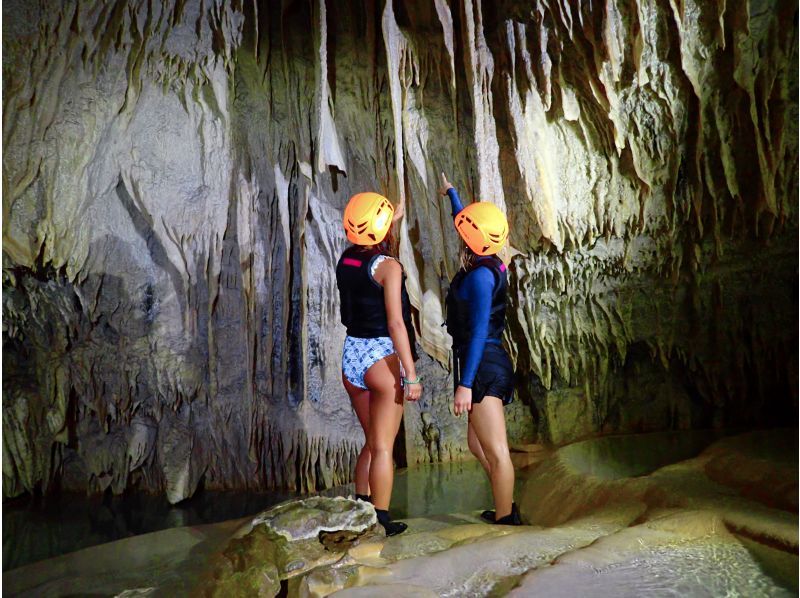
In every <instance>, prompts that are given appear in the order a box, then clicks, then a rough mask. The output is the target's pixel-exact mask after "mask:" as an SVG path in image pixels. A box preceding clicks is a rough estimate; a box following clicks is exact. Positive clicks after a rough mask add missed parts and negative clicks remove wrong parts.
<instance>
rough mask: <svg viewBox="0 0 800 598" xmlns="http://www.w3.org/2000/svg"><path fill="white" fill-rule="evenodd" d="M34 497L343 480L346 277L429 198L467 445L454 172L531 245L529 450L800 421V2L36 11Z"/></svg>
mask: <svg viewBox="0 0 800 598" xmlns="http://www.w3.org/2000/svg"><path fill="white" fill-rule="evenodd" d="M3 17H4V30H3V83H4V96H3V147H4V154H3V191H4V193H3V313H4V317H3V348H4V357H3V365H4V377H3V391H4V400H3V440H4V442H3V462H4V467H3V495H4V496H16V495H19V494H21V493H23V492H25V491H45V492H46V491H50V490H52V489H53V488H66V489H88V490H90V491H100V490H106V489H111V490H112V491H113V492H116V493H118V492H121V491H123V490H124V489H125V488H140V489H146V490H154V491H164V492H165V493H166V495H167V497H168V498H169V500H170V501H172V502H177V501H179V500H181V499H183V498H186V497H188V496H190V495H191V494H192V493H193V492H194V491H195V490H196V488H197V487H198V485H199V484H200V483H201V482H202V483H204V484H205V486H206V487H210V488H253V487H259V488H261V487H285V488H291V489H298V490H314V489H315V488H322V487H330V486H333V485H336V484H340V483H344V482H346V481H348V480H349V478H350V475H351V471H352V467H353V464H354V460H355V457H356V455H357V453H358V450H359V448H360V445H361V442H362V436H361V432H360V430H359V428H358V424H357V421H356V419H355V416H354V415H353V413H352V411H351V409H350V406H349V403H348V401H347V398H346V395H345V393H344V391H343V389H342V388H341V384H340V381H339V379H340V373H339V363H338V362H339V358H340V353H339V351H340V346H341V342H342V340H343V336H344V330H343V329H342V327H341V326H340V325H339V323H338V314H337V310H338V308H337V295H336V286H335V280H334V277H333V268H332V266H333V264H334V263H335V260H336V258H337V256H338V254H339V252H340V251H341V250H342V249H343V247H344V245H345V239H344V236H343V235H342V234H341V230H340V223H339V219H340V214H341V210H342V208H343V206H344V205H345V203H346V201H347V199H348V198H349V197H350V195H351V194H353V193H355V192H357V191H362V190H366V189H375V190H378V191H382V192H384V193H385V194H386V195H388V196H389V197H390V198H392V199H393V200H394V201H396V202H398V203H400V204H402V205H403V206H404V209H405V217H404V219H403V220H402V221H401V223H400V225H399V227H398V230H397V238H398V243H399V253H400V257H401V259H402V261H403V262H404V265H405V267H406V270H407V272H408V274H409V291H410V294H411V297H412V302H413V304H414V306H415V308H416V311H415V323H416V326H417V328H418V330H419V332H420V335H419V338H420V343H421V347H422V349H423V350H424V352H425V353H426V355H425V356H424V357H423V365H422V368H421V369H422V373H423V375H424V377H425V380H426V383H427V389H428V391H427V396H426V397H425V398H424V400H423V401H422V402H421V403H419V404H417V405H408V406H407V408H406V421H405V428H404V438H403V441H404V443H405V448H404V450H403V451H402V452H403V454H404V455H405V458H406V460H407V462H409V463H414V462H420V461H428V460H430V459H434V458H435V459H445V460H446V459H458V458H461V457H462V456H464V455H465V454H466V442H465V430H464V422H463V421H459V420H456V419H455V418H454V417H453V416H452V415H451V413H450V410H449V392H450V385H451V382H450V381H449V379H448V372H447V367H448V361H449V357H448V339H447V337H446V334H445V333H444V332H443V329H442V328H441V326H440V324H441V322H442V319H443V318H442V298H443V294H444V290H445V289H446V286H447V282H448V280H449V278H450V277H451V276H452V275H453V274H454V272H455V269H456V267H457V260H456V255H457V251H458V241H457V238H456V235H455V233H454V231H453V230H452V228H451V224H450V219H449V210H448V208H447V206H446V205H445V204H444V202H443V201H442V200H441V199H440V198H439V197H438V196H437V193H436V177H437V175H438V172H439V171H440V170H444V171H446V172H447V173H448V175H449V177H450V179H451V180H452V181H454V183H455V184H456V185H457V186H458V187H459V188H460V190H461V191H462V195H463V196H464V197H465V198H466V199H472V198H475V199H477V198H481V199H486V200H490V201H494V202H496V203H497V204H498V205H500V206H501V207H502V208H503V209H504V210H506V211H507V213H508V216H509V219H510V222H511V226H512V233H511V245H512V246H513V248H512V250H511V251H510V252H509V255H508V256H507V257H508V258H509V259H511V262H510V272H511V281H512V288H511V296H512V305H511V308H510V310H509V328H508V334H507V338H506V340H507V345H508V347H509V349H510V350H511V353H512V355H513V358H514V360H515V363H516V366H517V370H518V372H519V374H520V383H519V386H518V389H519V392H518V400H517V401H516V403H515V406H514V408H513V409H514V410H513V411H512V412H511V413H512V414H513V417H511V418H509V419H510V420H513V425H512V426H511V428H512V432H513V436H514V439H515V440H532V439H536V440H538V441H541V442H553V443H563V442H567V441H570V440H573V439H576V438H581V437H585V436H591V435H596V434H598V433H606V432H610V431H615V432H619V431H641V430H656V429H671V428H692V427H708V426H716V427H720V426H726V425H739V424H743V423H747V424H759V425H762V424H771V423H774V422H776V421H780V420H781V419H782V418H785V417H786V416H789V417H796V412H797V386H796V380H797V332H796V331H797V315H798V314H797V302H796V296H795V291H794V289H795V288H796V286H797V203H798V197H797V175H798V170H797V164H798V147H797V145H798V144H797V122H798V112H797V70H796V64H797V25H796V23H797V8H796V6H793V5H792V4H791V3H782V2H777V1H774V0H772V1H770V0H752V1H751V2H743V1H739V2H733V3H730V2H729V3H725V2H696V1H691V0H690V1H687V2H678V1H676V0H658V1H656V2H634V3H625V2H620V1H617V0H612V1H610V2H608V3H606V4H604V5H603V6H595V5H593V4H580V3H579V4H576V3H555V4H553V3H549V2H545V1H543V0H538V1H537V2H533V3H528V2H515V1H512V0H507V1H503V2H497V3H494V2H491V3H490V2H480V1H479V0H460V1H458V2H456V1H454V0H450V1H447V0H436V1H435V2H433V3H430V4H425V3H422V4H420V3H412V2H406V1H396V2H387V3H380V2H374V1H372V0H370V1H367V2H354V1H343V2H326V1H325V0H314V1H309V2H300V1H294V2H291V1H286V2H265V1H259V0H255V1H254V2H243V1H241V0H236V1H233V2H223V1H221V0H212V1H208V2H200V1H199V0H169V1H165V2H156V3H149V2H141V1H137V0H114V1H108V2H77V1H76V0H72V1H67V2H62V3H58V4H57V5H54V4H53V3H47V2H43V1H39V2H21V1H19V0H9V1H7V2H5V3H4V4H3Z"/></svg>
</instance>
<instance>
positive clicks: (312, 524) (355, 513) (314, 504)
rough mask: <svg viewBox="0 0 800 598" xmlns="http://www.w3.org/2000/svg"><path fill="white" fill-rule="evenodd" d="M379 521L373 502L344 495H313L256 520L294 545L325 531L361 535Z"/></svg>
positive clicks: (254, 521)
mask: <svg viewBox="0 0 800 598" xmlns="http://www.w3.org/2000/svg"><path fill="white" fill-rule="evenodd" d="M377 522H378V519H377V517H376V515H375V509H374V508H373V507H372V505H371V504H370V503H367V502H364V501H361V500H350V499H348V498H344V497H341V496H336V497H331V498H328V497H324V496H313V497H311V498H307V499H305V500H295V501H289V502H286V503H283V504H280V505H278V506H276V507H272V508H271V509H269V510H268V511H265V512H264V513H261V514H260V515H258V516H257V517H255V519H253V526H254V527H256V526H258V525H264V526H266V527H267V528H269V529H270V530H272V531H273V532H274V533H276V534H278V535H279V536H283V537H284V538H286V539H287V540H288V541H290V542H294V541H296V540H308V539H309V538H317V537H318V536H319V534H320V533H321V532H335V531H342V530H346V531H351V532H357V533H361V532H364V531H366V530H367V529H368V528H370V527H372V526H373V525H375V524H376V523H377Z"/></svg>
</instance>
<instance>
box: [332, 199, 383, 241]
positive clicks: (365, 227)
mask: <svg viewBox="0 0 800 598" xmlns="http://www.w3.org/2000/svg"><path fill="white" fill-rule="evenodd" d="M392 216H394V206H392V204H391V202H390V201H389V200H388V199H386V198H385V197H384V196H383V195H379V194H378V193H372V192H367V193H357V194H356V195H354V196H353V197H351V198H350V201H349V202H347V207H345V209H344V218H343V223H344V230H345V232H346V233H347V238H348V239H349V240H350V241H351V242H352V243H355V244H356V245H377V244H378V243H380V242H381V241H383V239H384V237H385V236H386V233H388V232H389V227H390V226H392Z"/></svg>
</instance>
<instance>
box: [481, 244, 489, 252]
mask: <svg viewBox="0 0 800 598" xmlns="http://www.w3.org/2000/svg"><path fill="white" fill-rule="evenodd" d="M487 249H489V246H488V245H484V246H483V249H481V251H486V250H487Z"/></svg>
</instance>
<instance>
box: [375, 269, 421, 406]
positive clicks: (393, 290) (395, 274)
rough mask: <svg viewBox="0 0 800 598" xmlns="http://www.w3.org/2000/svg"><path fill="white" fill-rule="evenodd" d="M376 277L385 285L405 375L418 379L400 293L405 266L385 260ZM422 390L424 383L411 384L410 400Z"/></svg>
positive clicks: (388, 316)
mask: <svg viewBox="0 0 800 598" xmlns="http://www.w3.org/2000/svg"><path fill="white" fill-rule="evenodd" d="M374 278H375V281H376V282H377V283H378V284H380V285H381V286H382V287H383V297H384V303H385V306H386V321H387V324H388V327H389V336H390V337H391V338H392V343H394V349H395V351H397V355H398V356H399V357H400V363H401V364H402V366H403V370H404V371H405V377H406V379H408V380H416V379H417V370H416V367H415V366H414V359H413V358H412V356H411V343H410V342H409V340H408V332H407V331H406V323H405V322H404V321H403V302H402V299H401V293H400V291H401V288H402V284H403V268H402V266H400V263H399V262H397V260H393V259H389V260H383V261H382V262H381V263H380V264H379V265H378V268H377V270H376V271H375V276H374ZM421 392H422V385H420V384H411V385H409V389H408V398H409V400H412V401H415V400H417V399H418V398H419V395H420V394H421Z"/></svg>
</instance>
